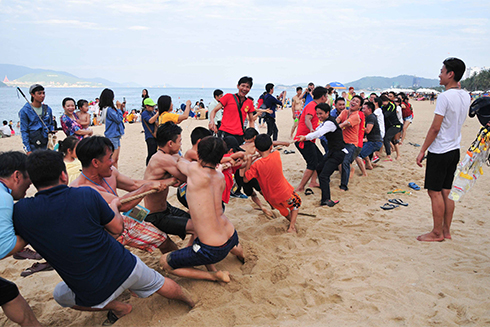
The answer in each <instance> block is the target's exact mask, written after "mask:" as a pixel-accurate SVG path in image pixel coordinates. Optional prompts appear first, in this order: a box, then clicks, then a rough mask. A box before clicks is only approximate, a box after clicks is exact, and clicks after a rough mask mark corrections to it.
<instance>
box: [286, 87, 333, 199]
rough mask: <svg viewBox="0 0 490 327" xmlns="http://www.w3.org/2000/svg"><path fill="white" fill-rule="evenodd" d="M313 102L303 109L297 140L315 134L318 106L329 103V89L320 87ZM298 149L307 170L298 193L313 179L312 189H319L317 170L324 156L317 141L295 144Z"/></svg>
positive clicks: (316, 89)
mask: <svg viewBox="0 0 490 327" xmlns="http://www.w3.org/2000/svg"><path fill="white" fill-rule="evenodd" d="M312 93H313V101H311V102H310V103H308V105H307V106H306V107H305V108H304V109H303V112H302V113H301V116H300V117H299V122H298V131H297V132H296V136H295V139H296V138H298V137H299V136H301V135H307V134H308V133H311V132H313V131H314V130H315V129H316V128H317V127H318V117H317V116H316V109H315V107H316V105H317V104H319V103H325V102H326V101H327V89H326V88H324V87H322V86H318V87H316V88H315V89H314V90H313V92H312ZM294 144H295V145H296V148H298V150H299V152H300V153H301V155H302V156H303V159H305V161H306V169H305V172H304V173H303V178H302V179H301V182H300V183H299V186H298V187H297V188H296V191H297V192H303V191H304V190H305V186H306V183H307V182H308V180H309V179H310V178H311V181H310V185H309V186H310V187H319V186H320V184H318V183H317V182H316V178H317V173H316V168H317V166H318V164H319V163H320V161H321V159H322V157H323V155H322V153H321V152H320V150H319V149H318V147H317V146H316V144H315V140H311V141H305V142H299V141H297V142H295V143H294Z"/></svg>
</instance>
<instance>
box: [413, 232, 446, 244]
mask: <svg viewBox="0 0 490 327" xmlns="http://www.w3.org/2000/svg"><path fill="white" fill-rule="evenodd" d="M417 240H418V241H421V242H441V241H444V235H442V234H440V235H438V234H436V233H434V231H432V232H430V233H427V234H424V235H420V236H419V237H417Z"/></svg>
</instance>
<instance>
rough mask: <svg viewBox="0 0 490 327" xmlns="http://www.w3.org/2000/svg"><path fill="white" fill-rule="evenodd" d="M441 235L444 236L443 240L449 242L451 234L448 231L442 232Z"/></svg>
mask: <svg viewBox="0 0 490 327" xmlns="http://www.w3.org/2000/svg"><path fill="white" fill-rule="evenodd" d="M442 234H443V235H444V238H445V239H447V240H451V239H452V238H451V233H450V232H449V231H447V232H445V231H443V232H442Z"/></svg>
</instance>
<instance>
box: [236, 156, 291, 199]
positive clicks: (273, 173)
mask: <svg viewBox="0 0 490 327" xmlns="http://www.w3.org/2000/svg"><path fill="white" fill-rule="evenodd" d="M245 177H246V178H247V179H248V180H251V179H252V178H256V179H257V181H258V182H259V185H260V188H261V190H262V194H263V195H264V198H265V199H266V200H267V201H268V202H269V203H270V204H272V206H274V205H275V204H279V203H281V202H284V201H287V200H289V198H290V197H291V195H292V194H293V191H294V187H292V186H291V184H289V182H288V181H287V180H286V178H285V177H284V174H283V173H282V161H281V155H280V154H279V151H274V152H272V153H271V154H269V155H268V156H267V157H266V158H260V159H258V160H257V161H255V162H254V163H253V164H252V166H250V169H249V170H247V171H246V172H245Z"/></svg>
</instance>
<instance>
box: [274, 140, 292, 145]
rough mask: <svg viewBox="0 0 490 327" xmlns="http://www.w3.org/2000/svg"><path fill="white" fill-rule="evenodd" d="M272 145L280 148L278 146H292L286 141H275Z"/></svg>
mask: <svg viewBox="0 0 490 327" xmlns="http://www.w3.org/2000/svg"><path fill="white" fill-rule="evenodd" d="M272 145H273V146H278V145H282V146H290V145H291V142H285V141H273V142H272Z"/></svg>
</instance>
